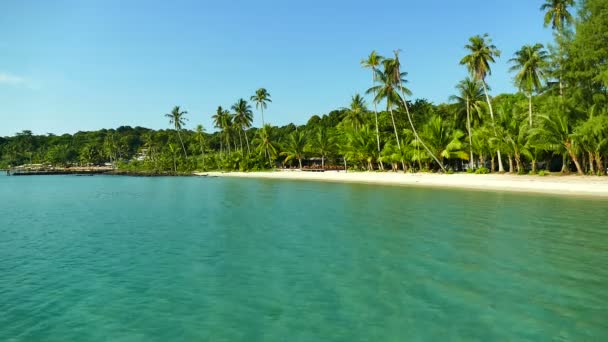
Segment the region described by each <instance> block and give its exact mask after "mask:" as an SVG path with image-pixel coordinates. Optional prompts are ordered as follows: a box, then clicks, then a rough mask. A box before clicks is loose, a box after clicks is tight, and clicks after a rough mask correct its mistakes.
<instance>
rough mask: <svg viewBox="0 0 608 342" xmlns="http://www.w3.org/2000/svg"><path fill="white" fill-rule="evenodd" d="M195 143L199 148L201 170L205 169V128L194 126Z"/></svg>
mask: <svg viewBox="0 0 608 342" xmlns="http://www.w3.org/2000/svg"><path fill="white" fill-rule="evenodd" d="M196 141H197V142H198V144H199V146H200V148H201V157H202V158H203V169H204V168H205V127H203V125H197V126H196Z"/></svg>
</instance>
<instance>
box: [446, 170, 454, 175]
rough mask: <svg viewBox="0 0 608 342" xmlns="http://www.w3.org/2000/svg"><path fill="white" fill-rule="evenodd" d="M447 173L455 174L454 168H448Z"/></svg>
mask: <svg viewBox="0 0 608 342" xmlns="http://www.w3.org/2000/svg"><path fill="white" fill-rule="evenodd" d="M446 173H447V174H448V175H453V174H454V170H452V169H449V170H448V171H447V172H446Z"/></svg>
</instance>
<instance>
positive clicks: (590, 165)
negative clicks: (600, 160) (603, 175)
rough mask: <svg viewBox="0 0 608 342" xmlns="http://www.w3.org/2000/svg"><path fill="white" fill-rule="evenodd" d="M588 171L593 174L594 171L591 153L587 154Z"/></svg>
mask: <svg viewBox="0 0 608 342" xmlns="http://www.w3.org/2000/svg"><path fill="white" fill-rule="evenodd" d="M589 171H590V172H591V173H593V174H595V169H594V167H593V153H591V152H589Z"/></svg>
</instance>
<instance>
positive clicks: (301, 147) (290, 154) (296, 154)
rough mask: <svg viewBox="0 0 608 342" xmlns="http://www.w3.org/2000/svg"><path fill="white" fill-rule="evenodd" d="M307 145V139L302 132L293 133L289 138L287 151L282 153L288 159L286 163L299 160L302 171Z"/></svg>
mask: <svg viewBox="0 0 608 342" xmlns="http://www.w3.org/2000/svg"><path fill="white" fill-rule="evenodd" d="M306 144H307V139H306V136H305V135H304V132H303V131H302V130H299V131H295V132H293V133H291V134H290V135H289V137H288V138H287V143H286V144H285V151H283V152H281V155H282V156H285V157H286V158H285V162H288V161H290V160H293V159H297V160H298V165H299V166H300V169H301V168H302V159H304V151H305V149H306Z"/></svg>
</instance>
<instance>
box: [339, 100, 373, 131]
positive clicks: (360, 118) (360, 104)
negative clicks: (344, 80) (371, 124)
mask: <svg viewBox="0 0 608 342" xmlns="http://www.w3.org/2000/svg"><path fill="white" fill-rule="evenodd" d="M345 111H346V116H345V117H344V120H343V122H344V123H346V124H347V125H349V126H350V127H351V128H352V129H354V130H355V131H356V130H359V129H360V128H361V127H362V126H363V125H364V124H365V121H366V120H365V115H366V114H367V107H366V106H365V100H364V99H363V97H361V95H359V94H355V95H354V96H353V97H351V101H350V107H349V108H346V109H345Z"/></svg>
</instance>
